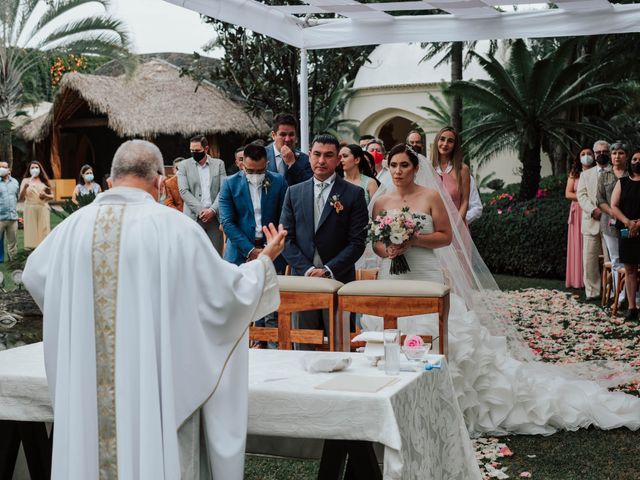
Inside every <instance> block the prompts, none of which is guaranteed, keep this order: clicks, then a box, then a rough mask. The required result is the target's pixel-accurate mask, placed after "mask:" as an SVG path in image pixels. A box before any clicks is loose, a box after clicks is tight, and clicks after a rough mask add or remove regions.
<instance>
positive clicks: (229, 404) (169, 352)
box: [23, 187, 279, 480]
mask: <svg viewBox="0 0 640 480" xmlns="http://www.w3.org/2000/svg"><path fill="white" fill-rule="evenodd" d="M94 227H95V228H94ZM114 245H115V246H116V248H115V249H114V248H113V246H114ZM110 248H111V250H110ZM23 279H24V283H25V285H26V287H27V288H28V290H29V291H30V292H31V294H32V296H33V297H34V299H35V301H36V302H37V303H38V305H39V306H40V308H41V309H42V311H43V314H44V354H45V363H46V371H47V380H48V383H49V389H50V393H51V398H52V404H53V407H54V415H55V430H54V445H53V465H52V479H54V480H56V479H64V480H90V479H97V478H113V475H114V472H113V471H112V472H111V473H110V474H109V473H108V472H106V473H105V472H102V470H103V465H104V466H105V468H107V469H108V468H114V463H115V472H116V473H115V474H117V478H120V479H141V480H142V479H149V480H158V479H171V480H175V479H179V478H183V479H184V478H188V479H190V478H200V477H201V478H205V477H210V476H213V478H216V479H223V478H224V479H236V478H237V479H240V478H242V475H243V466H244V457H243V455H244V445H245V437H246V428H247V377H248V373H247V366H248V350H247V328H248V326H249V323H250V322H251V321H253V320H255V319H258V318H261V317H263V316H265V315H266V314H268V313H270V312H272V311H274V310H276V309H277V308H278V304H279V292H278V284H277V277H276V274H275V270H274V268H273V265H272V263H271V261H270V260H269V259H268V258H265V257H261V258H260V259H258V260H257V261H253V262H248V263H246V264H244V265H242V266H240V267H237V266H235V265H232V264H230V263H228V262H225V261H223V260H222V259H221V258H220V257H219V256H218V254H217V253H216V251H215V250H214V249H213V247H212V246H211V242H210V241H209V239H208V238H207V236H206V234H205V232H204V231H203V230H202V228H200V226H199V225H198V224H197V223H196V222H194V221H193V220H191V219H190V218H188V217H187V216H185V215H183V214H181V213H180V212H177V211H176V210H174V209H171V208H167V207H165V206H164V205H160V204H158V203H156V202H155V201H154V199H153V198H152V197H151V196H150V195H149V194H147V193H146V192H144V191H142V190H139V189H133V188H125V187H118V188H114V189H112V190H109V191H107V192H105V193H103V194H101V195H99V196H98V198H97V199H96V200H95V201H94V202H93V203H92V204H91V205H89V206H86V207H84V208H82V209H81V210H79V211H78V212H76V213H74V214H73V215H71V217H69V218H68V219H67V220H65V221H64V222H62V223H61V224H60V225H59V226H58V227H57V228H55V229H54V230H53V231H52V232H51V233H50V234H49V236H48V237H47V238H46V239H45V240H44V242H42V243H41V244H40V246H39V247H38V248H37V249H36V250H35V251H34V252H33V253H32V254H31V255H30V257H29V260H28V262H27V266H26V268H25V271H24V275H23ZM110 292H111V293H110ZM94 294H96V295H97V296H96V297H95V299H94ZM109 302H112V306H113V308H112V309H111V310H109V308H110V307H109V306H110V305H111V304H110V303H109ZM105 312H106V317H109V315H110V314H111V317H112V320H113V325H112V327H113V331H112V332H111V334H109V331H108V329H107V332H106V333H105V331H102V330H104V329H103V323H102V317H103V316H105ZM110 312H111V313H110ZM94 313H95V315H94ZM95 322H97V323H95ZM94 325H96V326H97V328H94ZM98 330H99V331H98ZM101 338H106V339H109V338H112V340H113V350H112V351H108V347H107V351H106V352H105V351H104V345H102V343H101V340H100V339H101ZM101 345H102V346H101ZM96 352H98V353H97V354H96ZM109 358H111V360H112V363H113V374H112V377H113V381H112V382H111V383H109V381H105V380H104V379H105V378H107V379H108V378H109V376H108V375H107V376H106V377H105V376H104V374H105V373H108V371H105V370H103V369H102V368H103V367H104V366H105V364H107V366H108V363H109V362H108V359H109ZM96 359H97V362H96ZM96 366H98V370H96ZM97 378H100V379H102V380H100V384H99V385H97ZM98 388H99V389H100V392H101V393H100V395H98V394H97V389H98ZM105 392H106V393H105ZM99 397H100V398H99ZM110 397H113V406H114V409H113V412H109V410H108V403H109V402H108V399H109V398H110ZM103 404H106V405H107V409H106V410H102V408H103ZM104 412H106V413H104ZM103 413H104V415H103ZM109 414H111V416H112V418H113V420H114V421H113V427H114V428H113V429H112V432H110V430H109V428H107V427H108V425H107V427H104V426H103V419H104V418H105V416H106V417H109ZM99 421H100V424H99ZM99 425H100V427H99ZM179 430H180V432H179ZM115 432H117V434H116V433H115ZM110 433H111V436H110ZM200 438H202V439H204V442H203V444H202V446H203V447H204V446H205V445H206V447H207V451H208V458H206V457H205V458H204V459H203V458H200V460H203V461H202V462H200V464H198V461H197V460H198V458H197V457H198V456H199V455H200V453H199V452H198V451H195V452H194V451H189V448H191V447H190V445H194V446H195V448H196V449H197V448H198V445H199V444H200V442H199V439H200ZM109 451H111V453H112V457H113V458H112V459H111V460H108V461H106V462H103V459H104V458H106V459H109V457H108V456H107V457H104V453H105V452H109ZM203 452H204V448H203ZM190 455H191V457H190ZM99 464H100V474H99ZM181 466H182V470H183V471H182V472H181ZM185 466H186V467H185ZM209 470H211V471H212V473H209Z"/></svg>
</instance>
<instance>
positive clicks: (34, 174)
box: [29, 167, 40, 178]
mask: <svg viewBox="0 0 640 480" xmlns="http://www.w3.org/2000/svg"><path fill="white" fill-rule="evenodd" d="M29 173H30V174H31V176H32V177H34V178H35V177H38V176H39V175H40V169H39V168H37V167H36V168H32V169H31V170H29Z"/></svg>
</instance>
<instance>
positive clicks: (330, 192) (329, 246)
mask: <svg viewBox="0 0 640 480" xmlns="http://www.w3.org/2000/svg"><path fill="white" fill-rule="evenodd" d="M339 149H340V144H339V142H338V139H337V138H335V137H334V136H333V135H326V134H324V135H318V136H317V137H316V138H315V139H314V140H313V143H312V144H311V149H310V151H309V159H310V163H311V168H312V170H313V177H312V178H311V179H309V180H307V181H306V182H302V183H299V184H297V185H294V186H292V187H290V188H289V190H288V191H287V194H286V196H285V200H284V205H283V207H282V217H281V218H280V223H282V224H283V225H284V227H285V229H286V230H287V232H288V233H287V239H286V242H285V248H284V252H283V255H284V258H285V259H286V260H287V262H288V263H289V265H291V268H292V271H293V274H294V275H303V276H309V277H328V278H335V279H336V280H339V281H340V282H343V283H346V282H350V281H352V280H355V277H356V272H355V263H356V261H357V260H358V259H359V258H360V257H361V256H362V253H363V252H364V247H365V242H366V237H367V225H368V222H369V218H368V213H367V204H366V202H365V199H364V190H363V189H362V188H360V187H358V186H356V185H353V184H351V183H349V182H347V181H346V180H344V179H342V177H340V176H339V175H336V173H335V170H336V166H337V165H338V162H339V161H340V160H339V156H338V151H339ZM327 321H328V316H327V315H326V314H324V315H323V314H321V311H318V312H304V313H301V314H300V315H299V326H300V328H316V329H319V328H324V330H325V333H326V332H328V324H327V323H328V322H327Z"/></svg>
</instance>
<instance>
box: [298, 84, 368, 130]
mask: <svg viewBox="0 0 640 480" xmlns="http://www.w3.org/2000/svg"><path fill="white" fill-rule="evenodd" d="M351 87H353V80H351V81H349V80H347V76H346V75H344V76H342V77H341V78H340V79H339V80H338V81H337V82H336V85H335V88H334V89H333V91H332V92H331V93H330V94H329V96H328V97H327V98H326V99H325V103H324V104H322V105H317V108H316V112H315V115H314V116H313V118H312V119H311V129H310V131H309V135H310V136H311V137H313V136H314V135H315V134H319V133H330V134H332V135H333V136H335V137H337V138H340V137H341V136H342V134H341V132H348V133H351V134H353V135H357V134H358V133H359V132H358V125H357V121H356V120H351V119H346V118H345V119H341V118H340V117H341V116H342V113H343V112H344V107H345V105H346V103H347V101H349V99H350V98H351V97H352V96H353V94H354V91H353V89H352V88H351ZM309 140H311V139H309Z"/></svg>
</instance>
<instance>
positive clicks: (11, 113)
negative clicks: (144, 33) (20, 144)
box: [0, 0, 135, 163]
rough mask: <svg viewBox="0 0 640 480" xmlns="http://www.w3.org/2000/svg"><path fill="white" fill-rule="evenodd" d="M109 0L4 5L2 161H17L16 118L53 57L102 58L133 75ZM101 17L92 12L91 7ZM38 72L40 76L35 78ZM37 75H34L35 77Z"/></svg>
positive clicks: (31, 0) (0, 15)
mask: <svg viewBox="0 0 640 480" xmlns="http://www.w3.org/2000/svg"><path fill="white" fill-rule="evenodd" d="M108 4H109V2H108V0H2V1H1V2H0V157H2V158H5V159H6V160H7V161H9V163H12V160H13V155H12V149H11V136H12V135H11V129H12V126H13V123H12V122H13V119H14V118H15V117H16V115H18V114H20V112H21V109H22V108H23V106H24V105H25V104H26V103H27V102H28V101H29V100H31V98H30V97H29V96H28V95H27V96H25V90H28V87H27V88H26V89H25V80H27V79H31V80H33V79H34V78H36V79H37V78H38V75H37V71H38V69H41V68H42V65H43V64H48V63H49V61H48V59H50V58H54V57H55V56H59V57H61V58H65V57H66V58H68V57H67V56H68V55H70V54H74V55H85V56H92V55H102V56H105V57H107V58H112V59H117V60H119V61H121V62H122V63H123V64H124V65H125V66H126V68H127V69H128V70H129V71H130V70H131V69H132V68H133V67H134V65H135V62H134V60H133V57H132V56H131V55H130V54H129V50H128V45H129V38H128V35H127V33H126V30H125V28H124V25H123V24H122V22H120V21H119V20H117V19H115V18H113V17H112V16H111V15H109V14H108V13H107V6H108ZM88 6H89V7H90V8H91V9H93V10H94V11H96V10H95V8H96V6H97V8H99V9H100V12H99V13H94V14H89V13H86V12H89V10H88V9H87V7H88ZM34 72H36V75H35V76H34V75H32V74H33V73H34ZM30 75H31V76H30Z"/></svg>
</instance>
